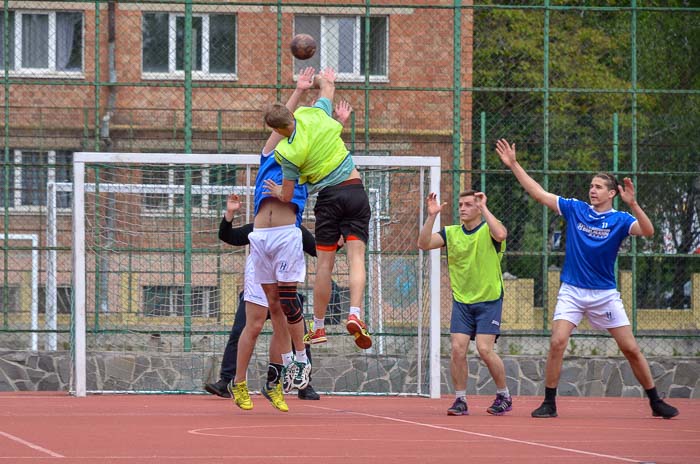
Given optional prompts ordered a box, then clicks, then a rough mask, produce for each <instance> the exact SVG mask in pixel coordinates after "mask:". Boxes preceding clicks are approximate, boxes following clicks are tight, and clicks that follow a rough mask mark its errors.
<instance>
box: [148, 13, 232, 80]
mask: <svg viewBox="0 0 700 464" xmlns="http://www.w3.org/2000/svg"><path fill="white" fill-rule="evenodd" d="M145 14H148V13H145ZM213 15H216V14H215V13H212V14H193V15H192V17H193V18H194V17H196V18H202V45H201V47H202V70H201V71H195V70H192V79H199V80H222V81H223V80H233V81H236V80H238V74H237V73H215V74H211V73H209V42H210V41H211V37H210V36H209V18H210V17H211V16H213ZM229 16H234V17H235V24H236V35H235V36H234V37H233V47H234V50H235V53H236V71H238V15H229ZM184 17H185V15H184V14H182V13H168V72H164V73H163V72H150V71H143V66H142V67H141V69H142V75H141V77H142V78H143V79H147V80H163V79H184V78H185V71H178V70H177V69H176V65H177V54H176V53H175V49H176V47H177V18H184ZM141 27H142V28H143V19H142V21H141ZM141 47H142V49H141V59H142V60H143V44H142V45H141Z"/></svg>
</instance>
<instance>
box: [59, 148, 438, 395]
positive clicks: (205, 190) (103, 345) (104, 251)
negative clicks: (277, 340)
mask: <svg viewBox="0 0 700 464" xmlns="http://www.w3.org/2000/svg"><path fill="white" fill-rule="evenodd" d="M354 159H355V161H356V163H357V164H358V166H359V168H360V171H361V174H362V176H363V181H364V184H365V187H366V189H367V191H368V193H369V197H370V202H371V206H372V220H371V224H370V239H369V243H368V247H367V260H366V263H367V264H366V266H367V277H368V278H367V287H366V292H365V301H364V305H363V311H364V317H365V320H366V322H367V323H368V326H369V330H370V332H372V334H373V342H374V344H373V347H372V348H371V349H370V350H366V351H362V350H359V349H358V348H356V347H355V344H354V342H353V339H352V337H351V336H350V335H348V334H347V333H346V331H345V327H344V323H343V322H344V320H345V319H346V318H347V314H348V308H349V290H348V281H349V279H348V264H347V260H346V255H345V253H344V252H343V251H342V250H341V251H340V252H339V253H338V257H337V258H338V259H337V260H336V268H335V270H334V284H333V294H332V299H331V305H330V306H329V308H328V312H327V317H326V329H327V332H328V335H329V337H328V342H327V343H325V344H322V345H315V346H313V347H312V357H313V373H312V379H313V380H312V385H313V386H314V388H315V389H316V390H318V391H320V392H327V393H336V394H406V395H410V394H413V395H426V396H432V397H438V396H439V394H440V308H439V298H440V290H439V287H440V285H439V284H440V272H439V254H438V252H437V251H431V252H427V253H423V252H421V251H419V250H418V249H417V247H416V241H417V238H418V232H419V230H420V227H421V225H422V222H423V217H424V211H423V209H424V199H425V197H426V195H427V193H428V192H429V191H439V176H440V161H439V158H438V157H363V156H356V157H354ZM258 162H259V156H258V155H185V154H173V153H170V154H152V153H151V154H143V153H88V152H85V153H76V154H75V157H74V166H73V183H72V184H56V185H55V186H53V187H52V188H51V189H50V191H51V192H58V193H60V192H65V191H69V190H71V189H72V192H73V224H72V234H73V247H72V259H73V276H72V279H73V298H74V317H73V318H72V324H71V325H72V327H71V331H72V333H71V339H72V343H71V346H72V357H71V358H72V362H73V366H72V370H71V372H72V376H73V378H72V381H71V389H72V391H73V392H74V394H76V395H77V396H83V395H85V394H86V393H91V392H120V393H124V392H139V393H150V392H152V393H167V392H178V393H181V392H198V391H202V387H203V385H204V383H207V382H214V381H216V380H217V379H218V378H219V369H220V364H221V359H222V355H223V352H224V348H225V346H226V343H227V341H228V337H229V332H230V329H231V326H232V323H233V320H234V315H235V312H236V309H237V307H238V301H239V292H240V291H241V290H242V288H243V272H244V269H245V265H244V264H245V257H246V253H247V247H232V246H230V245H227V244H225V243H223V242H220V241H219V239H218V230H219V224H220V222H221V218H222V216H223V212H224V210H225V207H226V197H227V196H228V194H230V193H232V192H236V193H238V194H239V195H240V197H241V198H242V201H243V207H242V208H241V211H239V212H238V217H237V218H236V219H234V223H233V225H234V226H237V225H243V224H246V223H248V222H252V219H253V218H252V211H253V189H254V183H255V182H254V181H255V176H256V174H257V166H258ZM58 193H57V194H58ZM314 202H315V197H314V196H312V197H310V198H309V200H308V202H307V207H306V211H305V215H304V225H305V226H306V227H307V228H309V230H311V231H313V225H314V218H313V204H314ZM52 203H55V201H53V202H52V201H51V199H50V200H49V214H50V210H51V208H52V206H51V205H52ZM436 227H438V225H436ZM307 260H308V261H307V269H308V272H307V282H305V283H304V284H303V285H301V286H300V292H301V293H302V294H303V295H304V296H305V305H304V313H305V317H306V319H307V320H309V319H311V318H312V314H313V311H312V308H313V282H314V277H315V258H312V257H308V258H307ZM55 278H58V279H60V278H61V276H58V277H55ZM270 331H271V327H270V326H269V322H268V323H266V326H265V328H264V330H263V333H262V334H261V336H260V337H259V338H258V342H257V346H256V348H255V352H254V355H253V359H252V360H251V363H250V367H249V369H248V373H247V376H248V383H249V386H250V388H251V389H253V390H255V389H259V388H260V387H261V385H262V382H263V381H264V380H265V378H266V372H267V362H268V345H269V338H270Z"/></svg>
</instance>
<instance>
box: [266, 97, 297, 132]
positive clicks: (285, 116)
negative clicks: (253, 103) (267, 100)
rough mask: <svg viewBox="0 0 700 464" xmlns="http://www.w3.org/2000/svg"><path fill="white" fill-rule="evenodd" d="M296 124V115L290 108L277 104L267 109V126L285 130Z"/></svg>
mask: <svg viewBox="0 0 700 464" xmlns="http://www.w3.org/2000/svg"><path fill="white" fill-rule="evenodd" d="M293 122H294V115H293V114H292V112H291V111H289V108H287V107H286V106H284V105H283V104H282V103H280V102H277V103H273V104H272V105H269V106H268V107H267V108H265V124H267V125H268V126H270V127H271V128H273V129H283V128H285V127H287V126H289V125H290V124H292V123H293Z"/></svg>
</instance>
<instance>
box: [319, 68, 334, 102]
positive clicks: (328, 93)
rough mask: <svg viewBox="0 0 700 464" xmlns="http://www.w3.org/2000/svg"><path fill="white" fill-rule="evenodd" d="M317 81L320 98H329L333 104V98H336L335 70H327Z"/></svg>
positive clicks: (320, 74) (322, 72)
mask: <svg viewBox="0 0 700 464" xmlns="http://www.w3.org/2000/svg"><path fill="white" fill-rule="evenodd" d="M316 81H317V82H318V88H319V91H318V98H327V99H328V100H330V101H331V102H333V97H334V96H335V70H334V69H333V68H330V67H328V68H326V69H324V70H323V71H321V72H320V73H318V76H316Z"/></svg>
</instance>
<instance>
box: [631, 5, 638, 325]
mask: <svg viewBox="0 0 700 464" xmlns="http://www.w3.org/2000/svg"><path fill="white" fill-rule="evenodd" d="M631 6H632V19H631V22H632V24H631V25H630V27H631V33H630V39H631V41H632V44H631V46H632V50H631V53H632V56H631V58H632V66H631V67H632V70H631V73H632V76H631V79H632V153H631V154H630V155H631V157H632V180H633V181H634V184H635V185H637V0H631ZM631 240H632V249H631V250H630V251H631V252H632V332H633V333H634V334H635V335H636V334H637V239H636V237H634V236H632V237H631Z"/></svg>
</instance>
